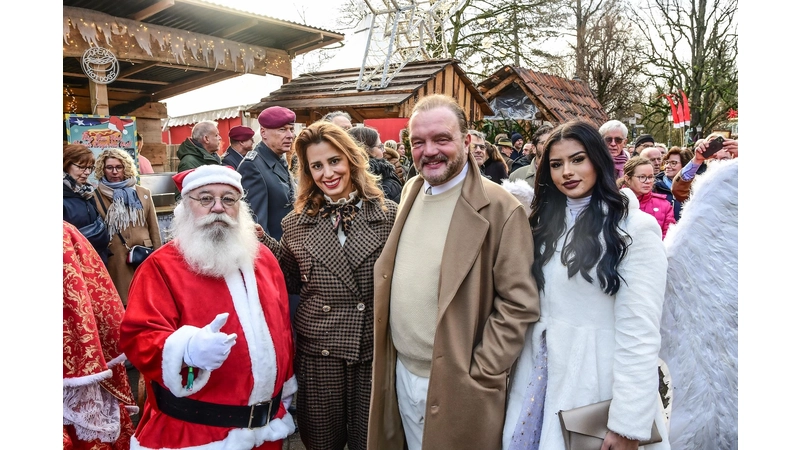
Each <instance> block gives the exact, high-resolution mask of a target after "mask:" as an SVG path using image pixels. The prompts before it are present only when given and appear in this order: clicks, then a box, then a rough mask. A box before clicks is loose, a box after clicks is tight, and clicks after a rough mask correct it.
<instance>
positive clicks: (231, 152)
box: [222, 125, 256, 169]
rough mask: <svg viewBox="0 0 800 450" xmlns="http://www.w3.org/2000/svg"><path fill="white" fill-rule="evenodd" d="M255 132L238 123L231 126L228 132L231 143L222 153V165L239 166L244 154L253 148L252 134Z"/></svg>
mask: <svg viewBox="0 0 800 450" xmlns="http://www.w3.org/2000/svg"><path fill="white" fill-rule="evenodd" d="M255 134H256V133H255V131H253V129H252V128H250V127H244V126H241V125H238V126H235V127H233V128H231V131H229V132H228V138H229V139H230V140H231V145H230V146H229V147H228V149H227V150H225V153H223V154H222V165H223V166H231V167H233V168H234V169H235V168H237V167H239V163H240V162H242V159H244V155H246V154H247V152H249V151H250V150H252V149H253V144H254V142H253V135H255Z"/></svg>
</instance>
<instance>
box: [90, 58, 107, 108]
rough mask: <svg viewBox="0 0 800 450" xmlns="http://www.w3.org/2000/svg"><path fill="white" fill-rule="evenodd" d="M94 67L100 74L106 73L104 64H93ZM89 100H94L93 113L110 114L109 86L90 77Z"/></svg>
mask: <svg viewBox="0 0 800 450" xmlns="http://www.w3.org/2000/svg"><path fill="white" fill-rule="evenodd" d="M92 68H93V69H94V71H95V73H97V75H99V76H101V77H102V76H103V75H105V73H106V69H105V67H104V66H101V65H99V64H92ZM89 97H91V98H90V99H89V100H90V101H91V102H92V114H96V115H98V116H107V115H108V88H107V87H106V85H105V84H97V83H95V82H94V81H92V80H91V79H89Z"/></svg>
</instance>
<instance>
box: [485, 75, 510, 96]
mask: <svg viewBox="0 0 800 450" xmlns="http://www.w3.org/2000/svg"><path fill="white" fill-rule="evenodd" d="M517 78H518V77H517V76H509V77H508V78H506V79H505V80H503V81H501V82H500V84H498V85H497V86H495V87H493V88H491V89H489V90H488V91H486V92H484V93H483V96H484V97H485V98H486V99H487V100H491V99H492V98H493V97H494V96H495V95H497V94H498V93H499V92H500V91H502V90H503V89H505V88H507V87H508V85H510V84H511V83H513V82H514V81H516V80H517Z"/></svg>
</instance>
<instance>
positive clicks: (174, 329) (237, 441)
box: [120, 165, 297, 450]
mask: <svg viewBox="0 0 800 450" xmlns="http://www.w3.org/2000/svg"><path fill="white" fill-rule="evenodd" d="M173 179H174V180H175V184H176V185H177V186H178V190H179V191H180V193H181V197H182V200H181V202H180V203H179V204H178V206H176V207H175V218H174V220H173V229H172V237H173V239H172V240H171V241H170V242H168V243H167V244H165V245H163V246H162V247H160V248H159V249H158V250H157V251H155V252H154V253H153V254H152V255H150V257H148V258H147V259H146V260H145V262H144V263H142V265H141V266H139V267H138V268H137V269H136V274H135V275H134V277H133V281H132V283H131V287H130V291H129V296H128V309H127V310H126V311H125V317H124V318H123V320H122V324H121V326H120V347H121V348H122V350H123V351H124V352H125V355H126V356H127V357H128V359H129V360H130V361H131V362H132V363H133V365H134V366H135V367H136V368H137V369H139V370H140V371H141V373H142V376H143V377H144V380H145V382H146V386H147V399H146V403H145V405H144V413H143V414H142V419H141V421H140V423H139V427H138V428H137V430H136V433H135V434H134V437H133V438H132V440H131V448H136V449H161V448H170V449H182V448H192V449H199V448H237V449H252V448H256V447H257V448H259V449H274V450H280V449H281V448H282V441H283V439H284V438H286V437H287V436H289V435H291V434H292V433H293V432H294V429H295V426H294V421H293V419H292V416H291V415H290V414H289V413H288V411H287V408H288V407H289V405H290V404H291V402H292V397H293V394H294V392H295V391H296V390H297V381H296V379H295V377H294V371H293V365H292V359H293V352H294V350H293V342H292V333H291V324H290V322H289V308H288V300H287V296H286V285H285V284H284V278H283V274H282V272H281V269H280V266H279V264H278V262H277V260H276V259H275V257H274V256H273V255H272V253H271V252H270V251H269V250H268V249H267V248H266V247H265V246H264V245H262V244H261V243H259V242H258V240H257V238H256V235H255V223H254V222H253V219H252V218H251V216H250V210H249V208H248V207H247V203H245V202H243V201H242V194H243V189H242V184H241V175H239V173H237V172H236V171H235V170H233V169H231V168H230V167H225V166H216V165H208V166H201V167H198V168H197V169H194V170H189V171H184V172H181V173H178V174H177V175H175V176H174V177H173Z"/></svg>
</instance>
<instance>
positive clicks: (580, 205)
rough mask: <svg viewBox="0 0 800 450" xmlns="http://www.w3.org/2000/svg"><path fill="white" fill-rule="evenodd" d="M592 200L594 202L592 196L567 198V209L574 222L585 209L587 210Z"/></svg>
mask: <svg viewBox="0 0 800 450" xmlns="http://www.w3.org/2000/svg"><path fill="white" fill-rule="evenodd" d="M591 200H592V196H591V195H587V196H586V197H583V198H576V199H572V198H569V197H567V208H569V212H570V214H571V215H572V220H573V221H574V220H575V219H576V218H577V217H578V214H580V213H581V211H583V210H584V209H586V207H587V206H589V201H591Z"/></svg>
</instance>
